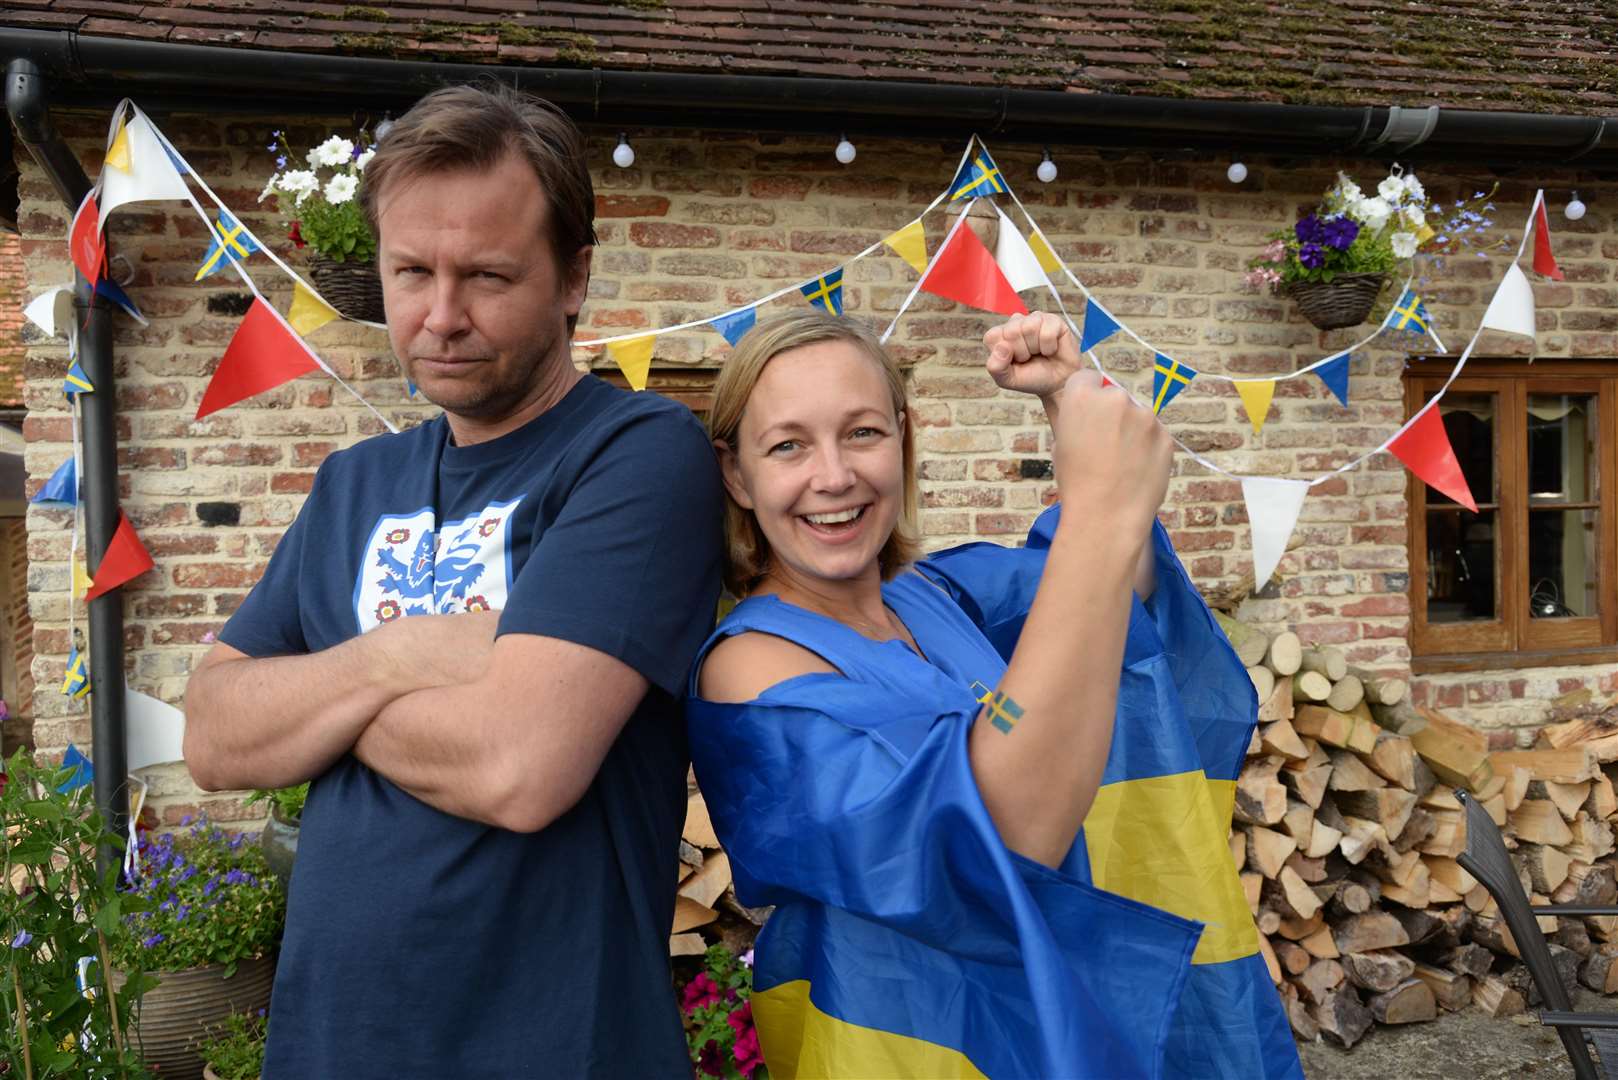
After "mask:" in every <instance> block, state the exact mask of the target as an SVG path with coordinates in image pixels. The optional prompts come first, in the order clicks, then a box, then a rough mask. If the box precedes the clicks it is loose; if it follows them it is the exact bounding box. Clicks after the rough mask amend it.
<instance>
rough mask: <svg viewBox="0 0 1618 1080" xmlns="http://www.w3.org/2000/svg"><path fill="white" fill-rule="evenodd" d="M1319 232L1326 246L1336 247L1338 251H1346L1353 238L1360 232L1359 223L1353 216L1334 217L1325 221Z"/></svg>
mask: <svg viewBox="0 0 1618 1080" xmlns="http://www.w3.org/2000/svg"><path fill="white" fill-rule="evenodd" d="M1321 232H1322V234H1323V238H1324V239H1325V241H1326V246H1328V247H1333V248H1336V249H1337V250H1338V251H1347V250H1348V247H1349V245H1350V244H1352V243H1353V242H1354V238H1355V237H1357V236H1358V235H1359V234H1360V224H1359V222H1357V221H1355V220H1354V219H1353V218H1349V217H1335V218H1332V219H1331V220H1330V221H1328V222H1326V225H1325V228H1324V229H1322V230H1321Z"/></svg>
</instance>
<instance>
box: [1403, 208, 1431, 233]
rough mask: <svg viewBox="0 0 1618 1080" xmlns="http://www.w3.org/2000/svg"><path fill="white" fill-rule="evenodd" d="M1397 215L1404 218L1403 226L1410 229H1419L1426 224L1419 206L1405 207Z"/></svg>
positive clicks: (1425, 215) (1424, 214)
mask: <svg viewBox="0 0 1618 1080" xmlns="http://www.w3.org/2000/svg"><path fill="white" fill-rule="evenodd" d="M1399 213H1400V214H1401V215H1402V216H1403V217H1404V219H1405V224H1406V225H1408V226H1410V227H1411V228H1412V229H1419V228H1421V227H1422V226H1423V225H1425V224H1427V214H1426V212H1425V211H1424V210H1422V208H1421V206H1420V204H1415V205H1411V206H1407V207H1405V208H1404V209H1403V210H1401V211H1399Z"/></svg>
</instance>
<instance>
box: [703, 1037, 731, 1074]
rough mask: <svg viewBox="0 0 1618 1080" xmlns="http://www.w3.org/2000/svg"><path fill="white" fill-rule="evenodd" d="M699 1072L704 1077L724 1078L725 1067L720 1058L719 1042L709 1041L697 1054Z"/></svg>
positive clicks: (715, 1040)
mask: <svg viewBox="0 0 1618 1080" xmlns="http://www.w3.org/2000/svg"><path fill="white" fill-rule="evenodd" d="M697 1071H698V1072H700V1073H702V1074H703V1075H704V1076H724V1075H725V1065H724V1062H722V1061H721V1060H720V1058H719V1041H718V1040H717V1039H709V1040H708V1045H706V1046H704V1047H703V1048H702V1049H701V1050H699V1051H698V1052H697Z"/></svg>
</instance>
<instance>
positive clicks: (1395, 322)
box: [1388, 289, 1432, 334]
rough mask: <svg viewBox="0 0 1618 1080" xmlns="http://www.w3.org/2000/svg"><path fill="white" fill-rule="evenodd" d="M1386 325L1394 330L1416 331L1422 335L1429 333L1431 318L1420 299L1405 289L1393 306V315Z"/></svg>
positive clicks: (1410, 290)
mask: <svg viewBox="0 0 1618 1080" xmlns="http://www.w3.org/2000/svg"><path fill="white" fill-rule="evenodd" d="M1388 325H1389V326H1391V327H1392V328H1393V329H1395V330H1416V331H1419V332H1421V333H1423V334H1427V333H1431V332H1432V331H1431V326H1432V316H1430V315H1428V314H1427V308H1426V307H1425V306H1423V304H1422V302H1421V297H1419V296H1417V295H1416V293H1415V291H1414V290H1412V289H1406V290H1405V292H1404V295H1403V296H1401V297H1399V302H1398V303H1397V304H1394V305H1393V314H1392V315H1391V316H1389V318H1388Z"/></svg>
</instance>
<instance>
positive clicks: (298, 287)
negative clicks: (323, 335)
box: [287, 281, 342, 337]
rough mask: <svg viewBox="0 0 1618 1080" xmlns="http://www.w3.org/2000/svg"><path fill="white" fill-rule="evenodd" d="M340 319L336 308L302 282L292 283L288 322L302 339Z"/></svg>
mask: <svg viewBox="0 0 1618 1080" xmlns="http://www.w3.org/2000/svg"><path fill="white" fill-rule="evenodd" d="M339 318H342V316H340V315H339V314H337V309H336V308H334V307H332V306H331V305H330V304H328V303H326V301H324V300H322V299H321V298H320V297H318V296H316V295H315V294H314V293H312V292H310V291H309V290H308V289H306V288H304V287H303V283H302V282H297V281H295V282H293V283H292V307H290V308H288V309H287V322H288V323H290V324H291V325H292V329H294V330H296V331H297V332H298V334H299V336H300V337H308V336H309V335H310V334H312V333H314V332H315V331H316V330H319V329H320V328H321V327H322V326H325V325H326V324H327V323H329V322H331V321H332V320H333V319H339Z"/></svg>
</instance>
